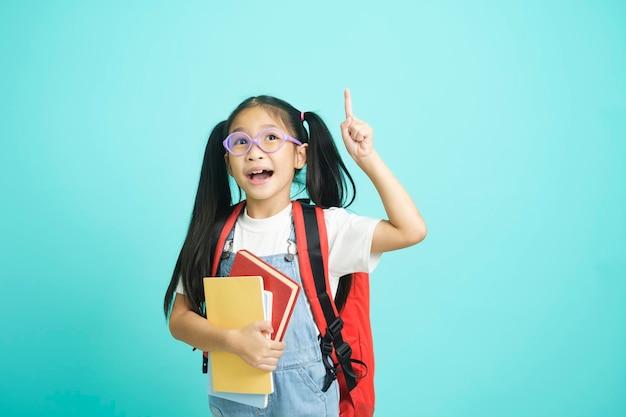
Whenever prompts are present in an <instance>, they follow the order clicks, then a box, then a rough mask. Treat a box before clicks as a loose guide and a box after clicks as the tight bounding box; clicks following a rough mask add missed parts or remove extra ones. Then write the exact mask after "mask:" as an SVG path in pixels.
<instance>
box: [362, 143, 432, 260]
mask: <svg viewBox="0 0 626 417" xmlns="http://www.w3.org/2000/svg"><path fill="white" fill-rule="evenodd" d="M356 162H357V164H358V165H359V167H360V168H361V169H362V170H363V171H364V172H365V174H366V175H367V176H368V177H369V178H370V180H371V181H372V184H373V185H374V187H375V188H376V190H377V191H378V194H379V196H380V199H381V202H382V203H383V206H384V208H385V212H386V213H387V217H388V222H383V223H381V224H380V225H379V226H378V227H377V230H376V231H375V236H374V239H373V242H372V252H386V251H389V250H395V249H400V248H403V247H407V246H411V245H414V244H416V243H418V242H420V241H422V240H423V239H424V238H425V237H426V224H425V223H424V220H423V218H422V216H421V214H420V212H419V210H418V209H417V207H416V205H415V203H414V202H413V199H412V198H411V196H410V195H409V193H408V192H407V191H406V189H405V188H404V186H403V185H402V184H401V183H400V181H399V180H398V179H397V178H396V176H395V175H394V174H393V173H392V172H391V170H390V169H389V167H388V166H387V164H385V162H384V161H383V160H382V158H381V157H380V155H378V153H377V152H375V151H372V152H371V153H370V154H369V155H367V156H366V157H363V158H359V159H357V160H356Z"/></svg>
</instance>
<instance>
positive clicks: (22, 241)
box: [0, 0, 626, 417]
mask: <svg viewBox="0 0 626 417" xmlns="http://www.w3.org/2000/svg"><path fill="white" fill-rule="evenodd" d="M625 22H626V3H624V2H621V1H598V2H590V1H550V0H548V1H511V2H498V1H473V2H463V1H458V0H457V1H455V0H448V1H438V2H424V1H404V2H401V1H385V2H363V1H343V2H330V1H318V2H288V1H265V2H260V1H258V2H257V1H238V2H236V1H232V2H225V1H222V2H213V1H188V2H162V1H143V2H140V1H128V2H127V1H108V2H85V1H77V0H76V1H23V2H17V1H16V2H13V1H7V0H4V1H2V2H1V3H0V53H1V57H2V58H1V64H0V68H1V70H0V91H1V93H0V97H1V98H0V117H1V119H2V122H1V123H0V138H1V143H2V147H1V152H0V169H1V174H2V175H1V176H0V184H1V189H2V204H1V216H0V228H1V230H0V235H1V237H2V238H1V246H0V253H1V261H0V262H1V263H0V270H1V271H2V279H1V281H0V291H1V294H2V299H3V302H2V304H1V307H0V308H1V310H0V311H1V317H2V318H1V321H0V323H1V337H2V340H1V355H0V374H1V375H2V377H0V415H2V416H65V417H71V416H107V417H109V416H127V417H130V416H133V417H134V416H151V417H161V416H202V415H209V411H208V407H207V405H206V398H205V392H206V391H205V390H206V387H205V378H204V376H203V375H202V374H201V373H200V355H199V353H198V352H192V351H191V348H189V347H188V346H186V345H184V344H182V343H180V342H177V341H175V340H174V339H173V338H172V337H171V336H170V335H169V332H168V330H167V326H166V323H165V320H164V318H163V314H162V311H161V305H162V297H163V294H164V292H165V288H166V286H167V283H168V282H169V279H170V274H171V271H172V268H173V265H174V262H175V260H176V257H177V255H178V251H179V249H180V246H181V244H182V241H183V239H184V236H185V232H186V227H187V224H188V221H189V215H190V211H191V207H192V203H193V198H194V195H195V188H196V186H197V179H198V174H199V170H200V164H201V159H202V152H203V149H204V145H205V141H206V138H207V135H208V133H209V131H210V129H211V128H212V127H213V126H214V125H215V124H216V123H217V122H218V121H220V120H222V119H223V118H225V117H226V116H227V115H228V113H229V112H230V111H231V110H232V109H233V108H234V107H235V106H236V105H237V104H238V103H239V102H240V101H241V100H243V99H244V98H246V97H248V96H250V95H255V94H261V93H269V94H272V95H276V96H278V97H281V98H284V99H286V100H287V101H289V102H291V103H293V104H294V105H295V106H296V107H298V108H300V109H302V110H310V111H317V112H319V113H320V114H321V115H322V117H324V118H325V120H326V121H327V123H328V124H329V126H331V127H332V128H333V132H334V133H335V135H336V138H337V139H339V129H338V125H339V123H340V122H341V121H342V118H343V116H344V114H343V96H342V89H343V88H344V87H350V88H351V90H352V94H353V101H354V111H355V114H356V115H357V116H358V117H360V118H362V119H365V120H366V121H368V122H369V123H370V124H371V125H372V126H373V127H374V129H375V143H376V146H377V148H378V150H379V152H380V153H381V154H382V155H383V157H384V158H385V159H386V161H387V162H388V163H389V165H390V166H391V167H392V169H393V170H394V172H395V173H396V174H397V176H398V177H399V178H400V179H401V180H402V181H403V183H404V184H405V185H406V187H407V189H408V190H409V192H410V193H411V195H413V196H414V198H415V200H416V202H417V204H418V206H419V208H420V209H421V211H422V213H423V215H424V217H425V219H426V221H427V224H428V226H429V235H428V237H427V239H426V240H425V241H424V242H423V243H421V244H420V245H418V246H416V247H413V248H409V249H405V250H402V251H398V252H395V253H390V254H386V255H385V256H384V257H383V260H382V262H381V264H380V266H379V268H378V269H377V270H376V271H375V272H374V274H373V276H372V322H373V326H374V332H375V344H376V357H377V373H376V383H377V394H378V396H377V414H376V415H377V416H382V417H386V416H432V417H448V416H450V417H453V416H454V417H458V416H481V417H491V416H494V417H496V416H498V417H500V416H537V417H539V416H567V417H573V416H624V415H626V395H625V392H626V305H625V301H626V298H625V297H626V281H625V280H626V221H625V217H626V216H625V214H626V187H625V186H624V180H625V179H626V168H625V167H624V165H625V164H624V162H625V157H626V144H625V139H626V77H625V76H624V74H626V25H625ZM344 155H345V153H344ZM349 168H350V169H351V170H352V172H353V173H354V174H355V178H356V179H357V182H358V186H359V196H358V200H357V202H356V204H355V205H354V206H353V209H354V210H355V211H357V212H359V213H360V214H364V215H369V216H383V215H384V211H383V210H382V207H381V204H380V203H379V201H378V197H377V195H376V193H375V190H374V189H373V187H372V186H371V184H369V182H368V180H367V178H365V177H364V176H363V175H362V174H361V173H359V172H358V171H357V169H358V168H357V167H356V165H355V164H354V163H352V162H351V161H349Z"/></svg>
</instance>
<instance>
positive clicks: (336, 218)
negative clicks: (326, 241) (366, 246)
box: [324, 207, 380, 236]
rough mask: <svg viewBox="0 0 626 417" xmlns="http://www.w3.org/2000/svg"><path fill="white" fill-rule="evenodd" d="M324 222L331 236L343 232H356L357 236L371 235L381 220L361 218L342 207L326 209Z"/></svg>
mask: <svg viewBox="0 0 626 417" xmlns="http://www.w3.org/2000/svg"><path fill="white" fill-rule="evenodd" d="M324 220H325V223H326V228H327V229H328V235H329V236H333V235H336V234H337V233H341V232H342V231H343V232H348V231H352V233H354V232H356V233H357V234H359V233H363V232H365V233H366V234H369V233H370V231H371V230H373V229H374V228H375V227H376V225H377V224H378V222H379V221H380V219H376V218H372V217H365V216H360V215H358V214H356V213H352V212H350V211H348V210H346V209H345V208H341V207H331V208H327V209H324Z"/></svg>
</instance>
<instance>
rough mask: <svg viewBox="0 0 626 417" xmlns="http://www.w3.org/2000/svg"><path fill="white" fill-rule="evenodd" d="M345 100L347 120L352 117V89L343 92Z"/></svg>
mask: <svg viewBox="0 0 626 417" xmlns="http://www.w3.org/2000/svg"><path fill="white" fill-rule="evenodd" d="M343 98H344V101H345V107H346V119H347V118H348V117H352V97H350V89H348V88H346V89H345V90H344V91H343Z"/></svg>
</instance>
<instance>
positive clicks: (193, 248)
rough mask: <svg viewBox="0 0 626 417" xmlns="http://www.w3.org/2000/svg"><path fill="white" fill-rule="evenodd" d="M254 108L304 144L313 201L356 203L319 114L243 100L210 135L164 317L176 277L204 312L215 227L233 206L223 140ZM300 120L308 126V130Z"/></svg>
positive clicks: (271, 100) (262, 99)
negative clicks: (236, 121) (205, 282)
mask: <svg viewBox="0 0 626 417" xmlns="http://www.w3.org/2000/svg"><path fill="white" fill-rule="evenodd" d="M252 107H262V108H263V109H265V110H266V111H267V112H269V113H270V114H271V115H272V116H274V117H278V118H280V120H281V121H282V122H283V123H284V124H285V126H286V127H287V128H288V129H289V130H290V131H291V133H293V135H294V137H295V138H297V139H298V140H300V142H302V143H307V144H308V149H307V164H306V170H305V171H306V180H305V186H306V192H307V193H308V196H309V198H310V200H311V201H312V202H313V203H314V204H315V205H317V206H320V207H322V208H328V207H347V206H349V205H350V204H352V202H353V201H354V198H355V196H356V188H355V185H354V181H353V179H352V177H351V176H350V173H349V172H348V170H347V168H346V166H345V164H344V163H343V160H342V159H341V155H340V154H339V151H338V149H337V146H336V145H335V141H334V140H333V137H332V135H331V133H330V131H329V130H328V127H327V126H326V124H325V123H324V121H323V120H322V119H321V118H320V117H319V116H318V115H317V114H315V113H313V112H302V113H301V112H300V111H299V110H297V109H296V108H295V107H293V106H292V105H291V104H289V103H287V102H286V101H283V100H281V99H278V98H275V97H271V96H256V97H250V98H248V99H246V100H245V101H243V102H242V103H241V104H240V105H239V106H238V107H237V108H236V109H235V110H234V111H233V112H232V113H231V115H230V116H229V118H228V119H227V120H224V121H222V122H220V123H218V124H217V125H216V126H215V127H214V128H213V131H212V132H211V134H210V135H209V139H208V141H207V145H206V148H205V151H204V160H203V162H202V169H201V171H200V180H199V182H198V191H197V193H196V200H195V203H194V207H193V211H192V214H191V221H190V223H189V229H188V231H187V236H186V238H185V241H184V243H183V246H182V249H181V250H180V254H179V255H178V260H177V261H176V266H175V267H174V271H173V273H172V278H171V281H170V284H169V286H168V288H167V291H166V293H165V299H164V302H163V309H164V312H165V316H166V317H169V313H170V309H171V307H172V303H173V301H174V295H175V292H176V286H177V284H178V281H179V279H182V283H183V288H184V289H185V295H186V296H187V299H188V302H189V305H190V306H191V307H192V308H193V309H194V311H195V312H196V313H198V314H201V315H202V314H203V311H202V305H203V302H204V290H203V284H202V278H204V277H207V276H210V275H211V265H212V262H213V254H214V253H215V245H216V244H217V239H218V237H219V234H220V232H221V230H214V229H216V227H215V226H216V224H217V223H218V221H219V220H220V219H222V218H224V217H225V216H226V215H227V214H228V213H229V208H230V206H231V205H232V204H233V199H232V190H231V187H230V181H229V178H228V170H227V166H226V162H225V160H224V152H225V150H224V148H223V146H222V141H223V140H224V138H225V137H226V136H227V135H228V133H229V130H230V128H231V124H232V122H233V120H234V119H235V117H237V115H238V114H239V113H240V112H241V111H243V110H245V109H248V108H252ZM304 121H306V123H307V124H308V127H309V131H308V132H307V130H306V128H305V126H304ZM240 196H241V193H240Z"/></svg>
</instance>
